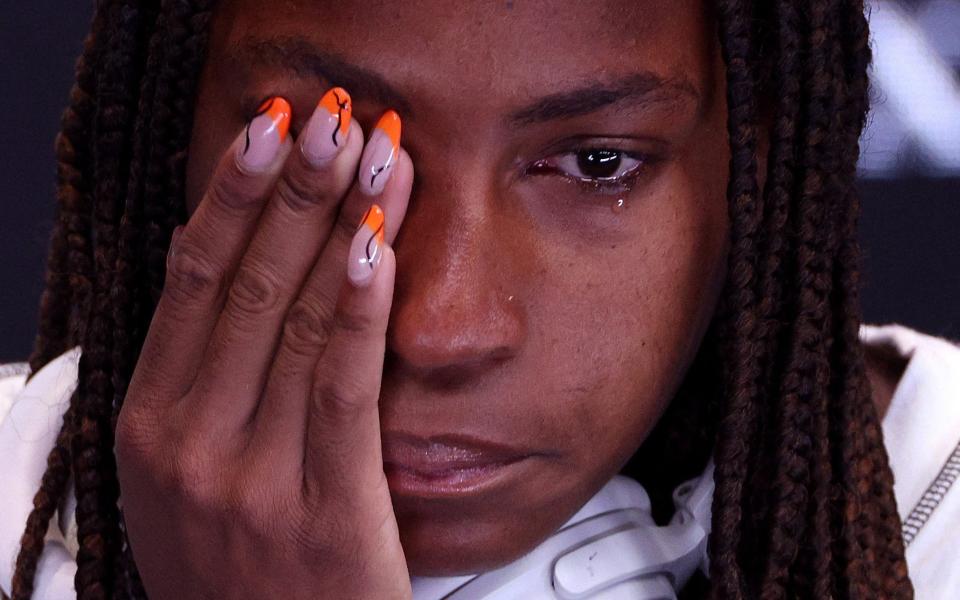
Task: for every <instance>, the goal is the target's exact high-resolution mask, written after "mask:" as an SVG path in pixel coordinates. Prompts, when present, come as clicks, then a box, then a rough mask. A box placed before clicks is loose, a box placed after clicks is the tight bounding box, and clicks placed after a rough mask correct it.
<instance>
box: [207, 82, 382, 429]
mask: <svg viewBox="0 0 960 600" xmlns="http://www.w3.org/2000/svg"><path fill="white" fill-rule="evenodd" d="M296 147H297V149H299V151H298V150H296V149H295V150H294V151H293V152H291V154H290V156H289V157H288V159H287V164H286V166H285V167H284V171H283V174H282V175H281V177H280V180H279V181H278V183H277V186H276V188H275V189H274V192H273V194H272V196H271V198H270V200H269V203H268V204H267V207H266V209H265V210H264V213H263V215H262V216H261V218H260V222H259V224H258V227H257V231H256V233H255V234H254V236H253V239H252V241H251V242H250V246H249V248H248V249H247V251H246V253H245V254H244V256H243V258H242V259H241V261H240V266H239V268H238V269H237V273H236V276H235V277H234V278H233V282H232V285H231V287H230V290H229V292H228V294H227V301H226V305H225V306H224V309H223V313H222V314H221V316H220V319H219V322H218V323H217V325H216V329H215V330H214V332H213V334H212V337H211V340H210V344H209V346H208V348H207V352H206V354H205V359H206V362H205V365H204V367H203V368H202V369H201V370H200V373H199V374H198V376H197V383H196V386H195V389H197V390H198V391H199V392H200V395H201V396H204V397H205V398H208V400H207V401H205V402H204V403H203V405H202V406H200V405H195V406H194V409H195V410H196V411H197V413H196V416H198V417H199V418H201V419H203V418H204V415H209V416H210V417H211V419H210V421H211V422H215V423H217V424H218V427H222V428H226V430H232V429H235V428H236V426H237V425H239V424H243V423H246V422H247V421H248V420H249V419H250V418H251V416H252V415H253V412H254V410H255V409H256V405H257V402H258V400H259V398H260V395H261V393H262V390H263V386H264V381H265V380H266V377H267V374H268V372H269V368H270V363H271V362H272V359H273V354H274V352H275V351H276V347H277V341H278V340H279V337H280V332H281V328H282V324H283V320H284V316H285V315H286V312H287V309H288V308H289V307H290V304H291V303H292V302H293V300H294V299H295V298H296V296H297V294H298V293H299V291H300V287H301V286H302V285H303V281H304V279H305V278H306V276H307V273H308V272H309V271H310V268H311V267H312V266H313V264H314V263H315V262H316V260H317V256H318V255H319V254H320V251H321V249H322V248H323V247H324V245H325V244H326V241H327V239H328V237H329V235H330V231H331V229H332V228H333V226H334V222H335V220H336V217H337V214H338V209H339V207H340V204H341V202H342V200H343V198H344V196H345V195H346V193H347V191H348V190H349V189H350V185H351V183H352V182H353V180H354V173H355V172H356V168H357V163H358V161H359V159H360V153H361V151H362V150H363V132H362V131H361V129H360V126H359V125H358V124H357V123H356V122H352V121H351V120H350V97H349V95H348V94H347V93H346V91H344V90H343V89H341V88H334V89H333V90H330V92H328V93H327V94H326V95H324V98H323V100H321V102H320V104H319V105H318V106H317V108H316V110H315V112H314V114H313V116H312V117H311V118H310V121H309V122H308V125H307V127H306V129H305V130H304V132H303V134H302V135H301V136H300V139H299V140H298V141H297V144H296ZM205 390H216V392H217V393H216V394H204V393H203V392H204V391H205Z"/></svg>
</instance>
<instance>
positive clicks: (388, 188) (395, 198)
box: [253, 149, 413, 456]
mask: <svg viewBox="0 0 960 600" xmlns="http://www.w3.org/2000/svg"><path fill="white" fill-rule="evenodd" d="M412 186H413V163H412V162H411V161H410V157H409V155H408V154H407V153H406V152H404V151H403V150H402V149H401V151H400V159H399V160H398V161H397V163H396V166H395V167H394V172H393V174H392V175H391V176H390V179H389V181H387V182H385V187H384V189H383V192H382V194H381V196H380V197H379V199H378V204H379V205H380V206H382V208H383V212H384V218H385V224H384V230H385V235H384V239H385V242H386V244H388V245H389V244H390V243H392V241H393V240H394V239H395V238H396V235H397V233H398V229H399V223H400V222H402V220H403V217H404V215H405V214H406V210H407V204H408V201H409V198H410V191H411V188H412ZM369 207H370V199H369V198H368V197H367V196H366V195H365V194H363V193H361V192H359V190H358V189H357V188H356V187H355V188H354V190H352V191H351V193H350V196H349V197H348V198H347V200H346V201H345V203H344V206H343V208H342V209H341V214H340V216H339V217H338V224H337V225H336V226H335V227H334V230H333V232H332V233H331V238H330V241H329V242H328V243H327V247H326V248H325V249H324V251H323V253H322V254H321V256H320V259H319V260H318V261H317V264H316V265H315V266H314V268H313V271H312V272H311V274H310V276H309V277H308V279H307V281H306V282H305V284H304V287H303V289H302V290H301V291H300V296H299V297H298V298H297V300H296V301H295V302H294V303H293V305H292V306H291V308H290V310H289V311H288V312H287V318H286V321H285V323H284V326H283V335H282V338H281V341H280V347H279V348H278V350H277V353H276V358H275V359H274V363H273V366H272V367H271V371H270V376H269V378H268V380H267V384H266V390H265V393H264V395H263V399H262V400H261V401H260V405H259V407H258V409H257V414H256V416H255V417H254V421H255V425H254V427H255V432H254V438H255V439H254V441H253V444H254V445H255V446H257V447H267V446H269V447H271V448H274V449H275V451H277V452H282V453H283V454H284V456H300V455H302V452H303V435H304V426H303V423H304V422H305V420H306V414H307V400H306V394H305V391H306V390H309V389H310V385H311V382H312V379H313V375H314V367H315V365H316V363H317V361H318V360H319V358H320V355H321V354H322V353H323V351H324V348H325V347H326V345H327V341H328V339H329V334H330V328H331V322H332V315H333V313H334V310H335V307H336V303H337V295H338V293H339V291H340V289H341V287H342V286H343V285H344V281H345V279H346V276H347V254H348V251H349V249H350V246H351V244H352V243H353V238H354V233H355V232H356V231H357V223H359V222H360V218H361V217H362V216H363V215H364V213H365V211H367V210H368V209H369Z"/></svg>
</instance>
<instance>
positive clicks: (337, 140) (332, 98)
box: [300, 87, 353, 165]
mask: <svg viewBox="0 0 960 600" xmlns="http://www.w3.org/2000/svg"><path fill="white" fill-rule="evenodd" d="M352 114H353V104H352V103H351V102H350V94H348V93H347V90H345V89H343V88H341V87H336V88H333V89H332V90H330V91H329V92H327V93H326V94H324V95H323V98H321V99H320V103H319V104H318V105H317V109H316V110H315V111H313V116H312V117H310V121H309V122H308V123H307V130H306V131H305V132H304V133H303V135H302V137H303V142H301V144H300V149H301V150H303V155H304V156H305V157H306V158H307V160H308V161H309V162H310V163H312V164H314V165H322V164H323V163H325V162H327V161H329V160H330V159H332V158H333V157H334V156H336V155H337V154H339V153H340V149H341V148H343V146H344V144H345V143H346V141H347V135H348V134H349V133H350V116H351V115H352Z"/></svg>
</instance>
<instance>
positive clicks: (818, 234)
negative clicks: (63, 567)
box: [16, 0, 911, 598]
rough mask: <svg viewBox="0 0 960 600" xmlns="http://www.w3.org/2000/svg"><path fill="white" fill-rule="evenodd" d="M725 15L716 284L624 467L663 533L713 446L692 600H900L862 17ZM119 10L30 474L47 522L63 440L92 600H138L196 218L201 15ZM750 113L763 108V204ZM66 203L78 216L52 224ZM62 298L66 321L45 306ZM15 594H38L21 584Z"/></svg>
mask: <svg viewBox="0 0 960 600" xmlns="http://www.w3.org/2000/svg"><path fill="white" fill-rule="evenodd" d="M718 4H719V10H718V14H719V27H718V29H719V37H720V41H721V47H722V49H723V55H724V59H725V61H726V63H727V93H728V111H729V119H728V120H729V122H728V128H729V131H730V150H731V164H730V167H731V169H730V182H729V189H728V197H729V201H730V209H729V211H730V212H729V214H730V220H731V242H732V243H731V253H730V257H729V261H730V262H729V265H728V267H729V268H728V281H727V286H726V290H725V295H724V298H723V300H722V302H721V305H720V307H718V311H717V317H716V318H715V320H714V323H712V324H711V327H710V329H709V330H708V332H707V335H706V337H705V339H704V342H703V344H702V347H701V350H700V353H699V354H698V356H697V358H696V360H695V361H694V363H693V365H692V366H691V368H690V370H689V372H688V375H687V378H686V379H685V381H684V382H683V384H682V386H681V389H680V390H679V392H678V393H677V396H676V397H675V399H674V401H673V402H672V403H671V404H670V406H669V407H668V409H667V412H666V413H665V414H664V416H663V418H662V419H661V420H660V422H659V423H658V425H657V427H656V428H655V429H654V431H653V432H652V433H651V435H650V436H649V437H648V439H647V440H646V441H645V442H644V444H643V445H642V446H641V448H640V450H639V451H638V452H637V454H636V455H635V457H634V458H633V459H632V460H631V461H630V462H629V463H628V465H627V466H626V468H625V472H627V473H634V474H636V476H637V478H638V479H639V480H640V481H641V483H643V484H644V485H645V486H646V487H648V490H649V491H650V495H651V499H652V500H653V501H654V510H655V518H659V519H660V520H662V518H663V516H664V515H665V514H667V512H668V510H669V506H667V504H668V503H669V498H670V491H671V490H672V488H673V487H674V486H675V485H676V484H677V483H679V481H681V480H683V479H686V478H688V477H690V476H692V475H694V474H695V473H696V472H698V471H699V470H700V469H702V467H703V463H704V461H705V460H706V458H707V457H708V456H709V454H710V452H711V451H713V452H714V457H715V460H716V464H717V472H716V484H717V492H716V494H715V496H714V504H713V508H714V523H713V534H712V535H711V539H710V542H709V551H710V554H711V574H710V575H711V578H710V579H709V580H707V579H705V578H702V577H699V578H695V579H694V580H693V581H692V582H691V583H690V585H688V586H687V588H686V589H685V590H684V591H683V592H682V594H681V597H683V598H703V597H706V596H707V595H711V596H712V597H717V598H752V597H763V598H782V597H785V596H801V597H807V596H814V597H821V596H820V595H819V594H823V595H824V596H822V597H827V596H833V597H837V598H840V597H861V596H869V597H884V598H908V597H910V590H911V588H910V582H909V579H908V578H907V576H906V568H905V562H904V559H903V548H902V543H901V542H900V539H899V525H900V524H899V517H898V516H897V512H896V505H895V503H894V500H893V494H892V487H891V486H892V479H891V477H890V471H889V465H888V461H887V457H886V454H885V450H884V448H883V444H882V437H881V435H880V428H879V422H878V419H877V415H876V412H875V410H874V408H873V405H872V401H871V398H870V392H869V387H868V384H867V381H866V378H865V374H864V370H863V357H862V350H861V348H860V345H859V338H858V333H859V323H860V314H859V306H858V304H857V295H856V294H857V291H856V285H857V273H858V263H857V261H858V260H859V254H858V248H857V246H856V231H855V228H856V216H857V214H858V210H859V208H858V204H857V201H856V195H855V191H854V190H853V187H852V180H853V174H854V173H853V169H854V166H855V162H856V143H857V137H858V135H859V132H860V129H861V128H862V122H863V118H864V113H865V110H866V107H867V102H866V66H867V64H868V63H869V60H870V58H869V48H868V47H867V46H866V24H865V22H864V20H863V15H862V5H860V4H858V3H857V2H855V1H854V0H836V1H834V0H820V1H816V2H799V1H798V0H793V1H792V2H791V1H790V0H778V1H777V2H776V3H775V5H771V4H770V3H756V4H754V3H753V2H748V1H746V0H744V1H736V0H724V1H723V2H719V3H718ZM122 5H124V3H122V2H112V3H107V2H102V3H101V6H100V7H99V9H98V13H97V15H98V16H97V19H99V22H100V23H101V25H100V26H99V27H100V29H98V30H97V31H98V32H99V33H98V35H96V36H91V42H90V44H89V45H90V47H97V48H98V50H97V56H107V57H110V60H107V61H104V62H102V63H101V62H100V61H97V69H98V71H97V72H96V73H94V72H93V71H92V69H91V68H90V67H87V68H86V72H85V77H83V78H82V77H81V74H80V73H78V87H82V86H80V81H81V79H83V81H85V82H86V83H85V86H83V87H84V89H85V90H88V91H87V97H88V100H87V101H86V102H87V103H86V104H83V103H79V104H78V106H80V108H82V109H84V110H85V111H86V113H84V114H86V116H85V117H83V118H84V119H85V121H83V125H82V127H78V128H72V129H71V134H70V136H69V137H65V139H69V141H70V142H71V144H72V146H73V150H72V151H73V152H74V154H69V153H68V152H64V154H63V156H69V158H70V160H71V161H73V162H72V163H71V164H73V165H75V167H74V168H75V172H74V173H72V174H71V175H70V178H71V181H74V182H77V186H78V189H79V187H81V186H87V189H88V190H89V191H88V192H87V195H86V197H85V198H86V200H85V201H86V204H83V202H84V200H83V198H84V197H82V196H75V198H79V202H74V203H73V204H72V206H68V204H70V203H68V202H64V200H63V199H61V201H60V205H61V206H60V211H61V212H60V217H61V219H63V222H64V223H66V222H68V221H69V222H72V223H73V225H72V227H73V229H74V231H75V233H74V238H73V242H72V243H73V244H74V246H73V247H74V248H76V249H78V250H79V251H80V254H81V255H83V253H84V252H85V253H86V255H87V256H88V257H89V256H92V250H93V249H94V248H95V249H96V252H95V256H96V263H95V264H93V263H90V262H89V260H88V262H87V264H86V265H85V264H84V263H83V261H82V260H74V261H73V262H70V261H69V260H68V261H64V260H63V256H64V254H63V248H65V247H66V244H67V240H66V238H65V237H64V236H67V233H66V228H65V227H59V228H58V230H57V231H55V236H54V237H55V240H53V241H52V243H51V255H50V261H51V270H54V267H55V268H56V272H57V273H62V271H61V269H63V268H65V269H66V274H67V275H68V276H69V279H67V280H64V279H59V280H57V281H56V282H54V281H53V280H52V279H51V280H49V281H48V288H47V292H46V294H47V296H48V298H47V299H45V300H44V306H45V307H46V309H45V311H44V314H45V315H46V316H47V317H46V321H45V323H46V325H45V326H43V327H41V334H40V336H39V337H38V342H37V346H36V348H37V352H35V357H37V360H35V361H32V364H33V366H34V370H36V369H37V368H39V367H40V366H42V364H44V363H45V362H47V361H48V360H49V359H50V358H52V356H51V355H52V354H53V353H55V352H56V351H57V350H58V349H62V348H66V347H68V340H66V339H61V338H63V337H64V336H65V335H68V334H65V333H64V332H65V331H74V332H76V335H75V337H74V339H73V340H72V341H69V345H73V344H76V343H79V344H80V345H81V346H82V347H83V350H84V356H83V359H82V364H81V370H80V385H79V387H78V390H77V393H76V394H75V398H74V401H72V402H71V409H70V411H71V412H70V413H69V415H70V417H69V418H68V419H67V420H66V422H65V424H64V429H63V431H61V437H60V438H59V439H58V441H57V448H55V449H54V451H53V452H51V457H52V458H53V459H55V460H54V461H53V462H51V464H50V466H49V467H48V471H47V473H46V474H45V476H44V484H43V489H44V490H47V492H46V494H45V495H44V496H42V497H41V494H40V493H38V496H37V497H38V498H40V499H41V500H43V502H41V504H43V505H44V507H46V508H45V510H46V511H47V514H49V510H50V509H49V507H50V506H53V505H55V504H56V502H57V501H58V500H59V499H60V498H61V497H62V491H63V488H65V484H62V483H60V482H61V481H62V476H63V474H64V473H65V472H66V471H67V469H66V468H65V467H64V466H63V465H64V463H65V462H66V463H67V464H69V461H70V460H71V459H70V457H69V451H70V447H71V440H73V441H74V442H73V443H75V444H76V449H77V450H79V452H75V453H74V454H75V455H76V456H75V457H74V458H73V459H72V460H73V468H74V472H75V473H77V474H78V477H77V482H76V485H77V491H78V499H81V502H82V504H83V506H82V507H81V506H80V504H81V502H78V509H77V518H78V527H80V528H82V529H83V531H84V533H83V534H82V535H81V536H80V537H81V554H82V556H80V555H78V564H79V565H80V569H78V574H77V589H78V591H79V593H80V597H82V598H92V597H109V596H112V597H116V598H145V597H146V594H145V591H144V590H143V588H142V584H141V583H140V581H139V577H138V575H137V571H136V565H135V563H134V562H133V557H132V556H131V554H130V549H129V545H127V544H125V543H124V541H125V540H124V537H125V536H124V531H123V529H122V516H121V515H120V514H119V513H118V511H117V510H116V499H117V495H116V494H117V492H118V489H117V487H118V486H117V485H116V474H115V465H114V463H113V455H112V432H113V427H114V426H115V423H114V422H113V421H114V420H115V418H116V415H117V414H118V412H119V410H120V409H121V407H122V404H123V398H124V395H125V393H126V387H127V385H128V382H129V380H130V377H131V375H132V371H133V368H134V367H135V365H136V359H137V356H138V355H139V352H140V347H141V345H142V340H143V336H144V335H145V333H146V329H147V327H148V325H149V321H150V318H151V315H152V312H153V307H154V306H155V302H156V300H157V298H158V296H159V293H160V290H161V288H162V284H163V278H164V257H165V254H166V251H167V246H168V245H169V238H170V233H171V231H172V229H173V227H174V226H175V225H176V224H178V223H180V222H183V220H184V219H185V216H186V215H185V209H184V202H183V197H184V188H183V184H184V168H185V164H186V151H187V146H188V143H189V137H190V131H191V129H192V120H193V114H192V113H193V104H194V101H195V95H196V90H197V87H196V86H197V82H198V80H199V76H200V69H201V67H202V64H203V60H204V55H205V50H206V45H207V39H208V29H209V27H208V26H209V19H210V14H211V11H212V8H213V5H214V2H213V0H198V1H191V0H165V1H163V2H162V5H161V6H160V7H159V12H158V11H157V6H156V3H150V2H140V3H137V4H136V13H131V12H129V11H128V12H124V11H123V10H120V9H117V7H118V6H122ZM126 8H127V9H130V8H131V7H130V5H127V6H126ZM772 21H775V23H774V24H773V25H771V22H772ZM135 23H137V24H136V25H134V24H135ZM770 55H772V56H773V57H774V58H773V60H775V61H776V63H775V64H773V63H771V62H770V60H771V59H770ZM124 65H125V66H124ZM125 69H126V72H127V73H128V75H129V76H127V78H126V79H123V75H121V73H124V72H125ZM131 72H132V74H130V73H131ZM121 80H122V81H121ZM92 82H96V86H94V85H93V84H92ZM770 99H772V101H771V102H766V100H770ZM761 101H764V102H763V106H765V107H766V106H769V107H772V110H773V113H774V114H773V116H772V119H771V120H770V123H771V125H770V148H769V152H768V160H767V163H768V164H767V172H766V176H765V178H764V182H765V183H764V188H763V193H762V195H761V193H760V189H759V185H758V181H757V172H756V170H757V163H756V161H757V152H758V147H759V144H758V136H759V132H760V131H761V126H760V123H761V122H766V120H765V119H764V120H761V119H760V116H759V115H758V107H759V106H760V105H761V104H760V103H761ZM134 111H135V112H136V114H135V115H133V114H132V113H133V112H134ZM81 112H82V111H81ZM78 114H79V113H78ZM94 114H95V115H96V126H95V127H94V126H93V119H94ZM64 132H65V134H66V132H67V127H66V125H65V127H64ZM84 136H86V137H84ZM78 142H82V143H78ZM88 148H90V149H92V152H91V151H88V150H87V149H88ZM122 152H126V154H123V153H122ZM88 155H89V156H88ZM120 156H132V158H131V159H130V160H129V161H125V160H124V159H121V158H119V157H120ZM61 181H64V177H61ZM93 182H96V188H95V189H94V188H92V187H91V185H90V184H92V183H93ZM70 211H72V212H73V213H74V214H75V215H76V217H77V218H75V219H74V218H73V217H69V218H67V217H65V215H68V214H69V213H70ZM71 219H73V220H72V221H71ZM59 222H61V221H58V223H59ZM84 273H85V274H86V277H87V279H86V281H87V284H86V285H87V287H86V288H84V287H82V286H83V274H84ZM63 281H69V282H70V290H69V294H70V295H71V297H70V298H67V297H66V296H64V294H65V293H66V292H65V291H64V289H63ZM73 298H80V299H83V298H86V299H87V300H86V302H87V306H83V305H82V304H79V305H78V304H77V303H76V302H74V300H73ZM66 305H72V306H75V307H77V306H79V308H74V309H73V310H72V311H70V314H69V317H68V318H67V322H66V326H64V324H63V323H62V319H63V316H62V315H63V312H62V311H59V310H55V309H56V308H57V307H58V306H59V307H62V306H66ZM56 319H61V321H60V322H59V324H58V322H57V321H56ZM39 338H42V339H39ZM74 416H76V418H74ZM111 417H112V419H111ZM64 450H65V451H66V452H64ZM644 457H653V458H654V459H655V460H653V461H651V460H645V459H644ZM664 457H669V459H668V460H665V459H664ZM56 461H59V465H60V468H55V467H56V465H55V464H54V462H56ZM51 492H54V493H52V494H51ZM36 511H37V509H36V508H35V512H36ZM658 515H659V517H658ZM43 516H44V514H41V513H37V514H36V515H35V516H33V515H32V518H31V523H30V524H28V526H27V532H28V533H31V534H32V536H33V537H31V538H30V539H31V540H34V539H35V535H36V534H37V532H38V531H41V529H43V530H45V522H44V520H43V519H42V517H43ZM81 521H82V522H83V525H81ZM27 538H28V536H27V534H26V533H25V536H24V539H25V540H26V539H27ZM41 549H42V540H41V542H40V544H39V546H38V544H36V543H32V544H27V543H24V544H22V548H21V553H20V556H19V557H18V565H17V576H16V581H18V582H24V581H27V580H30V579H32V577H33V573H32V572H31V566H30V561H31V557H32V560H34V562H33V567H32V568H33V569H35V565H36V562H35V559H36V558H38V557H39V552H40V550H41ZM20 589H21V595H20V596H19V597H20V598H27V597H29V594H30V589H29V588H28V587H26V585H21V586H20ZM22 590H26V591H25V593H23V591H22Z"/></svg>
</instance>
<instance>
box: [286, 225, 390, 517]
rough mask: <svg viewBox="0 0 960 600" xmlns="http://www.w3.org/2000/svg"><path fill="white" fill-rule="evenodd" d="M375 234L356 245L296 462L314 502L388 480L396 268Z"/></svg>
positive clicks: (363, 231) (362, 231) (366, 231)
mask: <svg viewBox="0 0 960 600" xmlns="http://www.w3.org/2000/svg"><path fill="white" fill-rule="evenodd" d="M374 210H375V211H376V210H377V209H374ZM375 227H376V219H375V218H374V217H371V218H370V219H369V220H368V221H367V223H366V224H365V225H364V226H362V227H360V228H359V229H358V231H357V234H356V236H355V241H354V243H352V244H351V254H350V259H349V260H350V267H349V269H348V270H349V273H350V275H349V277H348V281H349V283H347V284H346V285H344V286H343V290H342V292H341V294H340V301H339V302H338V304H337V308H336V311H335V313H334V318H333V327H332V329H331V336H330V342H329V344H328V345H327V348H326V350H325V352H324V354H323V357H322V359H321V360H320V362H319V363H317V367H316V369H315V376H314V379H313V381H314V384H313V387H312V388H311V390H312V391H311V394H310V402H309V409H308V415H307V423H306V428H305V429H306V431H305V435H306V440H305V443H304V444H303V445H302V446H301V448H302V452H303V454H302V460H301V461H295V462H294V464H302V465H303V468H304V474H303V476H304V492H305V493H306V494H307V497H308V498H318V497H320V495H322V493H323V489H324V488H325V487H326V489H329V481H330V479H331V477H333V478H336V480H337V490H338V493H343V492H346V493H347V495H348V496H352V495H354V494H351V492H352V491H356V492H359V493H363V492H364V491H365V490H371V489H375V487H374V486H376V485H377V482H378V481H380V480H381V479H382V477H383V458H382V456H381V451H380V418H379V411H378V401H379V398H380V383H381V378H382V374H383V355H384V347H385V339H386V331H387V321H388V319H389V315H390V306H391V303H392V301H393V282H394V275H395V270H396V261H395V259H394V256H393V252H392V250H391V249H390V247H389V246H387V245H386V244H385V243H384V237H383V233H382V227H381V229H380V230H379V231H380V233H375V232H374V228H375ZM355 267H356V268H355Z"/></svg>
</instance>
